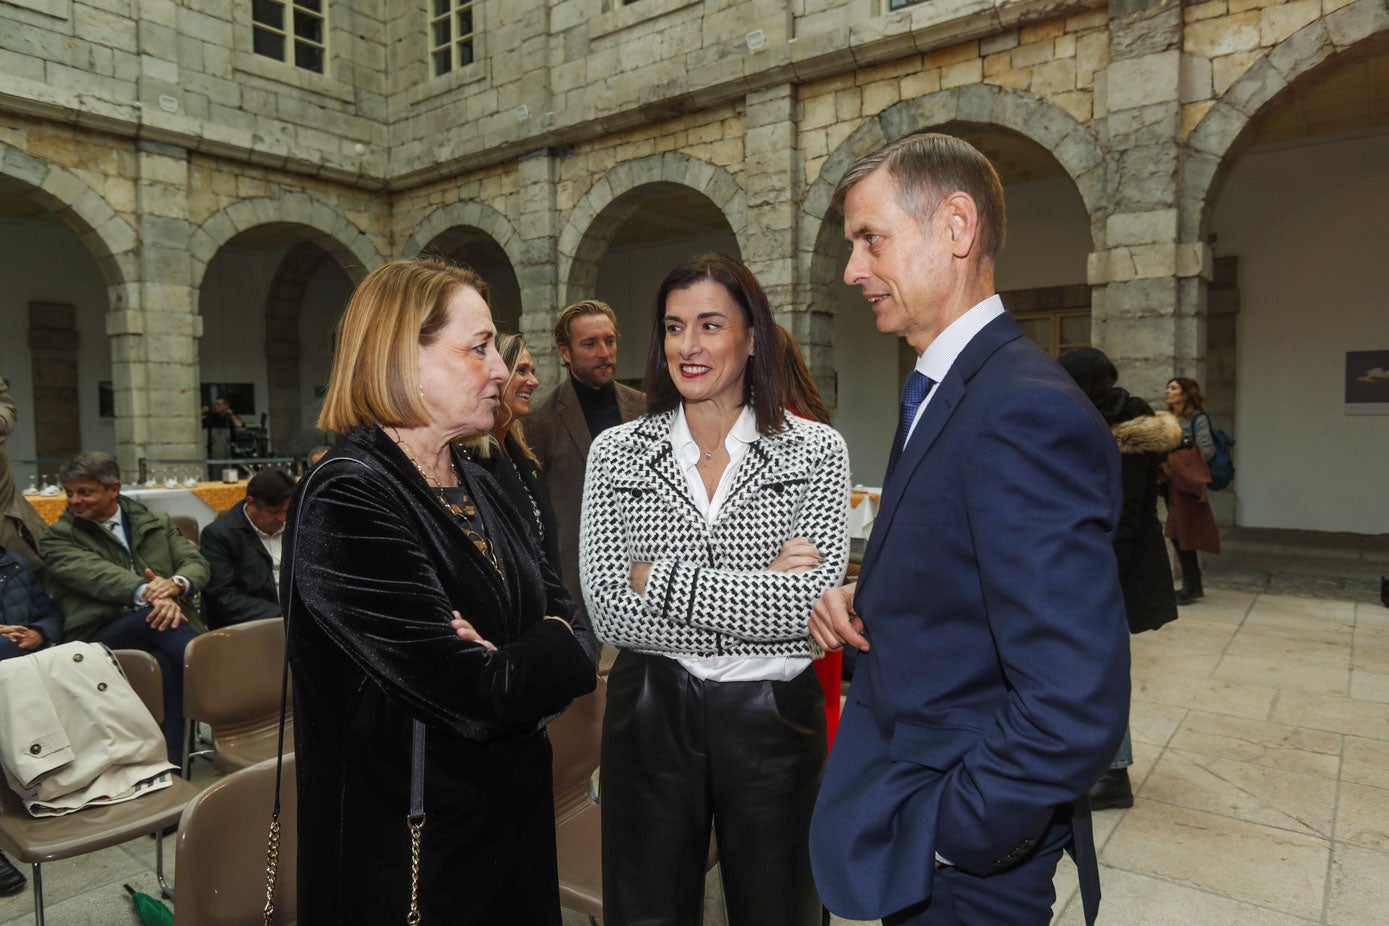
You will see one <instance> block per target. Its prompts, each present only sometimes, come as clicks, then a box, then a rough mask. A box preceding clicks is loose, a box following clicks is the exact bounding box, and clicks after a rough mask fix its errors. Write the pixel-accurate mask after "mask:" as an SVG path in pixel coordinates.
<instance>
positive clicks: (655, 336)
mask: <svg viewBox="0 0 1389 926" xmlns="http://www.w3.org/2000/svg"><path fill="white" fill-rule="evenodd" d="M706 281H707V282H710V283H717V284H718V285H720V286H722V287H723V288H724V290H725V291H726V292H727V293H728V295H729V296H731V297H732V298H733V301H734V302H736V303H737V304H738V307H739V308H740V309H742V310H743V321H744V322H746V323H747V326H748V327H749V328H751V329H752V343H753V349H752V356H751V357H749V358H748V365H747V368H746V369H745V370H744V371H743V404H744V405H751V406H752V410H753V414H754V415H755V416H756V417H757V433H759V434H762V435H767V434H775V433H776V432H777V431H780V430H781V429H782V428H784V427H785V426H786V404H785V401H784V400H783V398H782V396H783V391H782V387H781V372H780V369H779V366H780V365H779V363H778V357H777V353H778V351H777V339H776V323H775V322H774V321H772V309H771V307H770V306H769V305H768V304H767V294H766V293H765V292H763V290H762V284H760V283H758V282H757V277H755V276H753V275H752V271H751V270H749V269H748V268H747V267H746V266H744V264H743V262H742V261H740V260H738V258H736V257H729V256H728V255H727V254H701V255H700V256H698V257H692V258H690V259H689V260H687V261H684V262H683V263H681V264H679V265H678V266H677V267H676V268H675V269H674V270H672V271H671V272H670V273H668V274H666V278H665V279H664V280H663V281H661V288H660V290H659V291H658V292H657V294H656V320H655V321H656V323H655V324H654V325H652V326H651V347H650V349H649V350H648V351H647V353H646V378H645V379H644V380H643V381H642V389H643V390H645V392H646V410H647V411H648V412H649V413H653V414H654V413H659V412H668V411H671V410H672V409H674V408H675V406H677V405H679V404H680V390H679V389H677V388H676V386H675V380H674V379H672V378H671V375H670V368H669V366H668V365H667V364H666V343H665V342H666V300H667V299H669V298H670V294H671V293H673V292H676V291H678V290H682V289H689V288H690V287H691V286H694V285H696V284H697V283H703V282H706Z"/></svg>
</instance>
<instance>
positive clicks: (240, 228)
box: [189, 193, 386, 300]
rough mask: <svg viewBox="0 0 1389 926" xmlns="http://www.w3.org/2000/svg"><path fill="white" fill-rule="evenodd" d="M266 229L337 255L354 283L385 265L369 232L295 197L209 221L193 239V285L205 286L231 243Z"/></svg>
mask: <svg viewBox="0 0 1389 926" xmlns="http://www.w3.org/2000/svg"><path fill="white" fill-rule="evenodd" d="M263 225H286V226H289V227H291V228H293V229H294V230H295V231H296V232H299V233H300V234H302V235H303V237H304V238H306V239H308V240H309V241H312V242H314V243H315V244H317V245H318V246H319V247H321V248H323V250H325V251H327V252H328V253H329V254H330V255H332V257H333V259H334V260H336V261H337V262H338V265H339V266H340V267H342V269H343V270H344V272H346V273H347V275H348V276H349V277H350V278H351V279H352V282H353V283H358V282H361V280H362V278H363V277H365V276H366V275H367V273H368V272H370V271H371V270H373V269H375V268H377V267H379V266H381V265H382V264H384V263H385V262H386V261H385V258H384V257H382V256H381V252H380V251H379V250H378V249H377V247H376V245H375V244H373V243H372V241H371V238H370V236H368V235H367V233H366V232H365V231H363V230H362V229H360V228H358V227H357V226H356V225H354V224H353V223H352V222H350V221H348V220H347V219H345V218H343V217H342V216H340V215H338V214H337V213H336V212H334V211H333V210H332V209H330V208H328V207H327V206H325V205H323V204H322V203H320V202H318V201H316V200H314V199H312V198H310V197H309V196H307V195H304V194H298V193H296V194H291V195H288V196H282V197H278V198H275V199H252V200H244V201H242V202H238V203H233V204H232V205H230V206H228V207H227V208H225V209H223V210H222V211H220V212H218V213H216V214H214V215H212V216H209V217H208V218H207V219H206V220H205V221H204V222H203V223H202V224H201V225H199V226H198V227H197V228H196V229H194V230H193V234H192V235H191V236H190V237H189V251H190V253H191V256H192V260H193V267H192V274H193V279H195V280H198V281H199V283H201V280H202V278H203V275H204V273H205V272H206V270H207V265H208V263H209V262H210V261H211V260H212V258H213V257H215V256H216V255H217V252H218V251H220V250H221V249H222V247H223V246H224V245H226V244H227V243H228V242H229V241H231V240H232V239H233V238H235V237H236V236H237V235H240V234H241V233H243V232H246V231H249V230H251V229H253V228H256V227H258V226H263ZM195 300H196V296H195Z"/></svg>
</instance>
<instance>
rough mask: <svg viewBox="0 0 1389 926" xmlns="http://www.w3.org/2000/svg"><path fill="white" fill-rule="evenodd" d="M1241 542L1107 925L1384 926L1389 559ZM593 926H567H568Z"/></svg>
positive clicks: (96, 897)
mask: <svg viewBox="0 0 1389 926" xmlns="http://www.w3.org/2000/svg"><path fill="white" fill-rule="evenodd" d="M1231 539H1232V540H1233V541H1234V542H1232V543H1230V544H1229V546H1228V549H1227V553H1226V554H1224V555H1222V556H1221V557H1212V558H1210V559H1209V560H1208V562H1207V566H1206V573H1207V596H1206V598H1205V599H1204V600H1203V601H1201V602H1199V603H1197V604H1195V605H1192V606H1190V607H1186V608H1183V609H1182V610H1181V617H1180V619H1179V620H1178V621H1177V622H1176V623H1174V624H1169V625H1168V626H1166V627H1164V628H1162V629H1161V630H1159V631H1157V632H1154V633H1146V634H1141V635H1139V636H1137V637H1135V638H1134V639H1133V708H1132V727H1133V738H1134V753H1135V760H1134V766H1133V769H1132V777H1133V783H1134V789H1135V792H1136V802H1135V804H1134V807H1133V808H1132V809H1130V810H1107V811H1101V812H1099V813H1097V814H1096V815H1095V835H1096V840H1097V842H1098V846H1099V850H1100V855H1099V858H1100V874H1101V882H1102V885H1103V890H1104V901H1103V904H1102V906H1101V910H1100V922H1101V923H1108V924H1115V926H1232V924H1234V926H1305V924H1313V923H1320V924H1332V926H1371V924H1373V926H1379V924H1382V923H1385V922H1386V921H1389V920H1387V919H1386V916H1387V915H1386V913H1385V911H1386V910H1389V772H1386V767H1389V609H1386V608H1384V607H1383V606H1382V605H1380V604H1379V600H1378V596H1379V582H1378V576H1379V575H1380V574H1381V572H1389V556H1384V557H1381V556H1379V555H1378V552H1377V548H1371V549H1369V551H1368V552H1363V551H1362V552H1361V553H1360V554H1357V555H1355V556H1332V555H1328V553H1327V551H1326V549H1324V548H1319V549H1309V548H1308V547H1306V546H1299V545H1297V544H1296V543H1293V544H1291V545H1289V546H1286V547H1285V548H1284V549H1283V550H1272V549H1270V548H1269V544H1270V543H1272V541H1270V540H1269V538H1268V537H1267V536H1264V535H1260V536H1259V537H1256V538H1255V539H1254V540H1252V541H1251V540H1247V539H1239V538H1237V537H1234V536H1232V538H1231ZM1277 539H1279V538H1275V540H1277ZM200 767H201V768H206V767H205V766H200ZM210 774H211V773H208V772H201V773H200V775H210ZM166 848H167V854H168V861H169V862H170V865H171V867H172V855H173V842H172V840H170V841H169V842H168V843H166ZM153 864H154V844H153V841H152V840H151V839H148V838H145V839H139V840H136V841H134V842H131V843H128V844H126V845H124V846H118V847H115V848H112V849H107V850H105V851H102V852H98V853H95V854H93V855H91V856H87V857H85V858H82V859H77V860H73V861H67V862H58V863H54V864H51V865H47V866H45V868H44V875H45V882H46V896H47V900H48V922H49V923H50V924H51V926H107V924H121V926H123V924H127V923H131V924H133V923H136V922H137V920H136V919H135V917H134V914H133V913H132V912H130V906H129V904H128V903H127V901H126V898H125V895H124V892H123V891H122V889H121V884H122V883H123V882H130V883H131V884H133V885H134V886H135V887H136V888H138V889H141V890H145V891H150V892H153V891H154V889H155V880H154V873H153V870H152V869H153ZM1075 883H1076V882H1075V872H1074V869H1073V868H1072V867H1071V864H1070V862H1069V860H1065V861H1063V867H1062V868H1061V870H1060V871H1058V873H1057V877H1056V889H1057V901H1056V906H1055V911H1056V915H1055V917H1054V922H1055V923H1057V924H1065V926H1075V924H1080V923H1083V921H1084V920H1083V917H1082V915H1081V909H1080V900H1079V897H1078V896H1077V892H1076V887H1075ZM708 894H709V904H708V910H707V913H706V920H705V921H706V924H708V926H722V924H723V923H724V917H723V911H722V904H721V900H720V893H719V887H718V881H717V876H716V875H715V876H712V877H711V879H710V886H709V891H708ZM32 917H33V913H32V899H31V895H30V893H29V891H28V890H25V891H24V892H22V893H20V894H18V895H15V896H13V897H7V898H0V924H17V923H26V922H32ZM585 922H587V918H586V917H582V916H579V915H578V914H575V913H572V912H569V911H567V912H566V917H565V923H566V926H579V924H582V923H585ZM834 922H835V923H836V924H841V926H851V924H849V922H848V921H845V920H840V919H837V918H836V919H835V921H834ZM517 926H525V924H517Z"/></svg>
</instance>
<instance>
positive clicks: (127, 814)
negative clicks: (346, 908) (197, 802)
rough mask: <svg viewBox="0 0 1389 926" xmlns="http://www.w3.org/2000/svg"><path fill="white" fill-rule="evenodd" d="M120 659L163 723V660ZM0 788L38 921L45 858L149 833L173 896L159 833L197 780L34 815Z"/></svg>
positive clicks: (129, 653)
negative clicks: (30, 873) (105, 802)
mask: <svg viewBox="0 0 1389 926" xmlns="http://www.w3.org/2000/svg"><path fill="white" fill-rule="evenodd" d="M116 659H117V660H118V661H119V662H120V664H121V669H122V670H123V671H124V672H125V675H126V678H128V679H130V683H131V687H132V688H134V689H135V692H136V694H138V695H139V696H140V699H141V700H142V701H144V703H145V706H146V707H147V708H149V711H150V714H152V715H153V716H154V720H155V723H162V722H163V720H164V698H163V695H162V693H161V692H162V689H161V687H160V685H161V679H160V672H159V663H157V662H155V659H154V657H153V656H151V655H150V654H149V653H145V652H140V651H137V650H116ZM0 792H3V793H0V849H3V850H5V851H6V852H8V853H9V854H10V855H11V856H13V857H14V858H16V859H18V860H19V861H21V862H28V863H29V864H30V865H31V866H32V869H33V878H32V879H31V880H32V883H33V891H34V923H35V926H43V924H44V910H43V869H42V865H43V863H44V862H56V861H61V860H62V859H68V858H75V857H77V856H79V855H85V854H87V853H88V852H95V851H97V850H98V849H105V848H108V847H110V846H115V845H120V844H121V843H123V842H129V841H130V840H132V839H135V838H137V837H140V836H146V835H149V834H150V833H154V834H156V835H155V840H154V846H155V849H154V855H155V871H156V873H157V874H158V876H159V886H160V888H161V889H162V890H163V892H164V896H166V897H172V896H173V891H172V890H171V889H170V888H169V885H168V882H167V881H165V879H164V840H163V838H162V837H161V836H159V835H158V834H159V833H160V832H161V831H162V830H163V829H165V828H166V827H170V826H173V825H174V824H175V823H177V822H178V819H179V815H180V814H182V813H183V808H184V806H185V805H186V804H187V803H188V802H189V801H190V800H192V799H193V798H194V797H196V796H197V793H198V789H197V787H196V786H195V785H192V784H190V783H189V782H187V781H185V780H184V779H182V778H179V777H177V776H175V777H174V780H173V785H172V786H171V787H168V788H164V789H162V790H160V791H155V792H153V793H150V794H146V795H144V796H143V797H137V798H135V799H134V800H130V801H125V802H123V803H120V804H108V805H105V806H101V807H87V808H84V809H82V810H79V811H77V812H76V813H70V814H67V815H65V816H61V817H31V816H29V811H27V810H26V809H25V808H24V804H23V803H22V802H21V801H20V799H19V795H17V794H15V793H14V791H12V790H11V789H9V788H8V787H0ZM262 883H263V882H262Z"/></svg>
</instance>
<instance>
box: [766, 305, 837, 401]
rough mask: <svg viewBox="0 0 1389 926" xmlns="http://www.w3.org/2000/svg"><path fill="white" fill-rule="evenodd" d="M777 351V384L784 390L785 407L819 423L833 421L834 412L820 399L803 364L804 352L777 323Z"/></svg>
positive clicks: (812, 380) (817, 390) (818, 392)
mask: <svg viewBox="0 0 1389 926" xmlns="http://www.w3.org/2000/svg"><path fill="white" fill-rule="evenodd" d="M776 340H777V350H778V353H779V354H780V356H781V383H782V387H783V388H784V389H785V390H786V407H787V409H788V410H790V411H791V413H792V414H796V415H800V416H801V417H802V418H809V419H810V420H811V421H818V422H820V423H821V424H834V415H833V414H832V413H831V412H830V409H829V406H828V405H826V404H825V400H824V399H822V398H820V390H819V389H817V388H815V380H814V379H812V378H811V376H810V369H809V368H808V367H807V366H806V365H805V355H804V354H802V353H801V346H800V345H799V344H797V343H796V339H795V338H794V337H792V336H791V332H789V331H787V330H786V329H785V328H783V327H782V326H781V325H777V326H776Z"/></svg>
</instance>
